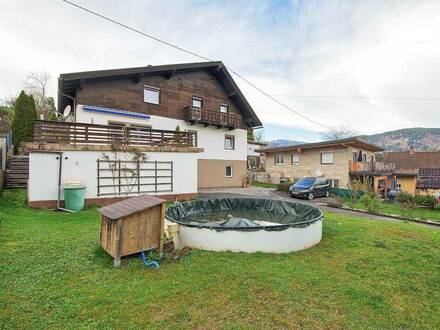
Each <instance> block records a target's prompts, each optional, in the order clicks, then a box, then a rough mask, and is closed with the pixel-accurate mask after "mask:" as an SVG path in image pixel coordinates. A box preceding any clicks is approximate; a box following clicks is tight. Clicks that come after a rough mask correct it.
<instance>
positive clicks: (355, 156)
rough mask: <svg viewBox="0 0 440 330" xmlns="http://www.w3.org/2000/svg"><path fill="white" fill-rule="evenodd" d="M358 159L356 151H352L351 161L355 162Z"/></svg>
mask: <svg viewBox="0 0 440 330" xmlns="http://www.w3.org/2000/svg"><path fill="white" fill-rule="evenodd" d="M357 159H358V154H357V152H355V151H353V163H356V162H357Z"/></svg>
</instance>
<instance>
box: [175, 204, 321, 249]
mask: <svg viewBox="0 0 440 330" xmlns="http://www.w3.org/2000/svg"><path fill="white" fill-rule="evenodd" d="M323 218H324V217H323V214H322V212H321V210H319V209H318V208H316V207H314V206H311V205H308V204H302V203H297V202H285V201H283V200H272V199H259V198H212V199H200V200H195V201H189V202H182V203H175V204H173V205H172V206H170V207H169V208H168V210H167V212H166V219H167V220H168V221H171V222H174V223H178V224H179V225H180V228H179V233H178V234H177V235H176V237H175V238H174V244H175V246H176V248H178V249H180V248H183V247H185V246H187V247H191V248H197V249H202V250H209V251H235V252H271V253H284V252H292V251H299V250H304V249H307V248H309V247H312V246H314V245H316V244H318V243H319V242H320V241H321V238H322V220H323Z"/></svg>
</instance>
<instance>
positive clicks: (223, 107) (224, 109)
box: [220, 103, 229, 113]
mask: <svg viewBox="0 0 440 330" xmlns="http://www.w3.org/2000/svg"><path fill="white" fill-rule="evenodd" d="M228 108H229V106H228V105H227V104H225V103H222V104H220V112H221V113H228V110H229V109H228Z"/></svg>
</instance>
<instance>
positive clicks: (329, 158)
mask: <svg viewBox="0 0 440 330" xmlns="http://www.w3.org/2000/svg"><path fill="white" fill-rule="evenodd" d="M321 164H333V152H322V153H321Z"/></svg>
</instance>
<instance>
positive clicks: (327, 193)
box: [325, 190, 330, 198]
mask: <svg viewBox="0 0 440 330" xmlns="http://www.w3.org/2000/svg"><path fill="white" fill-rule="evenodd" d="M325 197H327V198H329V197H330V191H328V190H327V191H326V192H325Z"/></svg>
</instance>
